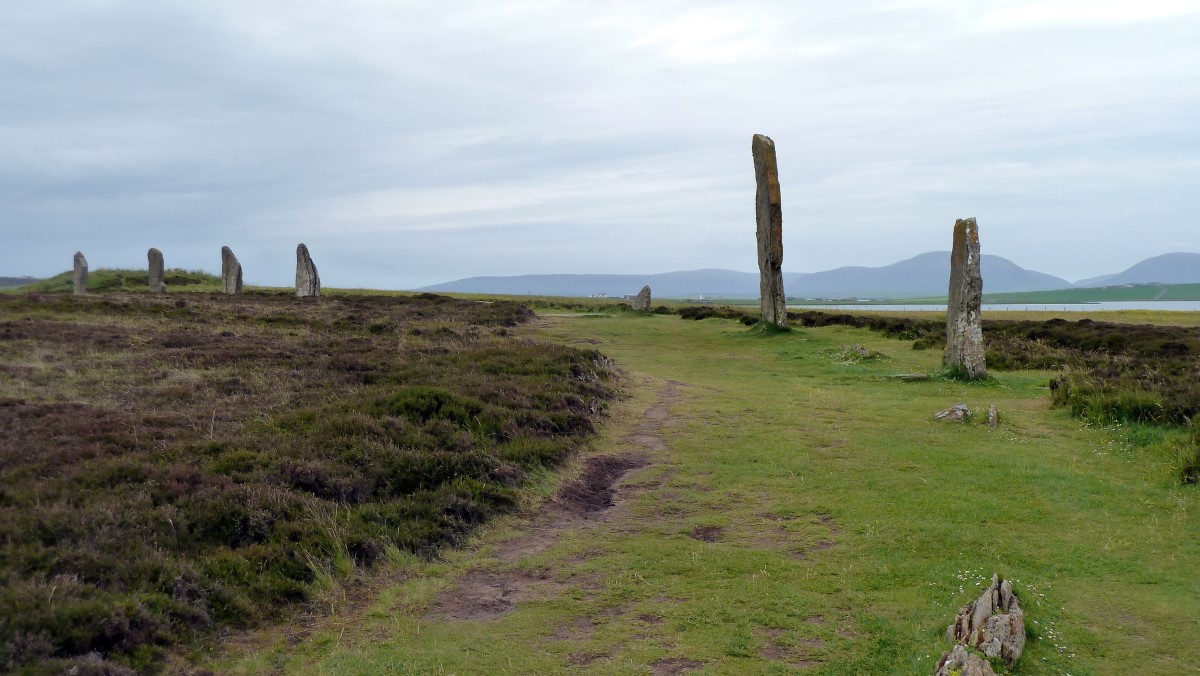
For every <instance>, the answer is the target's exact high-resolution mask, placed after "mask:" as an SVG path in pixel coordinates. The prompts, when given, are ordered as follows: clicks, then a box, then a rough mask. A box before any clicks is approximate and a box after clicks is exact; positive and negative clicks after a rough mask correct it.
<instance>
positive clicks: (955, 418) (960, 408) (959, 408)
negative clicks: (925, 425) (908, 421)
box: [933, 404, 971, 422]
mask: <svg viewBox="0 0 1200 676" xmlns="http://www.w3.org/2000/svg"><path fill="white" fill-rule="evenodd" d="M970 417H971V409H969V408H967V405H966V404H955V405H953V406H951V407H950V408H948V409H946V410H944V411H942V412H940V413H937V414H935V415H934V416H933V419H934V420H940V421H942V422H964V421H966V420H967V419H968V418H970Z"/></svg>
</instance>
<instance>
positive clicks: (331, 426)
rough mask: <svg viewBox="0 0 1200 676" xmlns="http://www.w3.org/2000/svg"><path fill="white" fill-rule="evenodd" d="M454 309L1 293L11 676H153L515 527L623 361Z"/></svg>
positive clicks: (286, 299) (504, 307)
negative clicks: (376, 570) (382, 572)
mask: <svg viewBox="0 0 1200 676" xmlns="http://www.w3.org/2000/svg"><path fill="white" fill-rule="evenodd" d="M532 316H533V315H532V313H531V312H530V311H529V309H528V308H527V307H525V306H523V305H520V304H518V303H513V302H504V301H502V302H495V303H481V302H475V301H466V300H456V299H452V298H447V297H444V296H434V295H429V294H425V295H420V296H415V297H398V296H370V295H362V296H337V297H328V298H322V299H320V300H319V301H318V300H298V299H296V298H294V297H293V296H292V294H263V293H259V294H247V295H244V296H226V295H220V294H200V293H192V294H187V295H186V297H180V296H176V297H170V296H167V297H164V296H161V295H155V296H151V295H148V294H129V295H108V296H98V295H97V296H89V297H72V296H58V295H40V294H37V293H30V294H11V295H3V296H0V670H3V671H27V672H30V673H40V672H59V671H67V670H70V669H71V668H72V667H75V666H81V667H85V668H88V669H91V668H100V667H99V666H97V665H101V666H103V665H107V666H106V667H105V668H108V669H110V670H112V671H114V672H119V671H120V670H122V669H130V668H131V669H136V670H145V669H153V668H155V665H157V664H160V660H161V659H162V657H163V653H164V651H165V650H166V649H167V648H168V647H169V646H172V645H177V644H187V643H188V642H189V641H192V640H194V639H195V638H196V637H198V636H204V635H207V634H209V633H211V631H212V630H214V629H216V628H220V627H229V626H245V625H249V624H253V623H255V622H259V621H262V620H264V619H267V618H270V617H272V616H274V615H276V614H278V613H279V612H280V611H281V610H282V609H284V608H286V607H288V605H289V604H293V603H295V602H298V601H302V600H304V599H306V598H309V597H310V596H311V595H312V594H313V592H314V590H316V589H318V588H319V587H320V585H322V584H327V583H328V581H329V580H336V579H339V578H341V577H345V576H347V575H349V574H351V573H352V572H353V571H354V570H355V569H357V568H359V567H366V566H369V565H371V564H372V563H373V562H375V561H377V560H379V559H380V558H381V557H383V556H385V555H386V554H387V553H388V552H389V551H408V552H413V553H417V554H422V555H430V554H432V553H434V552H435V551H436V550H437V549H438V548H439V547H440V546H443V545H446V544H452V543H454V542H457V541H459V540H460V539H461V538H462V536H463V535H464V534H465V533H466V532H468V531H469V530H470V529H471V528H472V527H474V526H476V525H478V524H479V523H481V522H483V521H484V520H486V519H487V518H488V517H490V516H492V515H494V514H497V513H501V512H504V511H505V510H508V509H511V508H512V507H513V506H514V504H515V500H516V496H517V494H516V492H515V487H516V486H518V485H519V484H520V482H521V480H522V478H523V476H525V475H526V473H527V472H529V471H530V470H532V469H536V468H539V467H545V466H552V465H554V464H555V463H557V462H558V461H560V460H561V459H563V458H564V457H565V456H566V455H567V454H569V453H570V452H571V451H572V449H573V448H575V447H576V446H578V444H579V443H580V441H581V440H582V439H583V438H584V437H586V436H587V435H589V434H590V433H591V432H592V431H593V423H594V421H596V420H597V418H598V417H599V416H600V415H602V413H603V411H604V409H605V406H606V402H607V401H609V400H610V399H612V397H614V396H615V392H616V390H615V372H614V370H613V368H612V365H611V362H610V361H609V360H608V359H607V358H605V357H604V356H603V355H601V354H600V353H598V352H595V351H593V350H580V349H575V348H571V347H565V346H561V345H555V344H548V343H544V342H536V341H532V340H528V339H525V338H522V337H518V336H515V335H513V332H512V331H511V328H512V327H514V326H517V325H519V324H521V323H523V322H526V321H527V320H529V319H530V318H531V317H532Z"/></svg>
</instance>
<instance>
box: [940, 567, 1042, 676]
mask: <svg viewBox="0 0 1200 676" xmlns="http://www.w3.org/2000/svg"><path fill="white" fill-rule="evenodd" d="M946 638H947V639H948V640H950V641H953V642H955V643H959V644H962V645H965V646H968V647H971V648H975V649H977V650H980V651H982V652H983V654H984V655H987V656H988V657H999V658H1000V659H1002V660H1004V662H1005V663H1006V664H1008V665H1009V666H1012V665H1014V664H1016V663H1017V660H1019V659H1021V653H1022V652H1023V651H1024V650H1025V611H1024V610H1022V609H1021V602H1020V601H1018V600H1017V597H1016V595H1015V594H1013V589H1012V583H1011V582H1009V581H1008V580H1001V579H1000V577H999V576H998V575H995V574H993V575H992V583H991V584H990V585H988V588H987V589H985V590H984V592H983V594H981V595H980V596H979V598H978V599H976V600H975V601H974V602H972V603H968V604H967V605H965V606H963V607H962V608H959V610H958V615H957V617H955V618H954V624H951V625H950V626H949V627H947V628H946Z"/></svg>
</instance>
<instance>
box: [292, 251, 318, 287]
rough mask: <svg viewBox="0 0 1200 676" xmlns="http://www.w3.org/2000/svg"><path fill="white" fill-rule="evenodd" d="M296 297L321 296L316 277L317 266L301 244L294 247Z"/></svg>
mask: <svg viewBox="0 0 1200 676" xmlns="http://www.w3.org/2000/svg"><path fill="white" fill-rule="evenodd" d="M296 295H297V296H299V297H300V298H310V297H316V296H320V295H321V277H320V276H319V275H317V265H316V263H313V259H312V256H310V255H308V247H307V246H305V245H304V244H303V243H301V244H300V245H299V246H297V247H296Z"/></svg>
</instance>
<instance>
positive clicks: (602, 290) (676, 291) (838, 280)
mask: <svg viewBox="0 0 1200 676" xmlns="http://www.w3.org/2000/svg"><path fill="white" fill-rule="evenodd" d="M980 263H981V266H982V272H983V279H984V287H985V289H986V290H987V291H988V292H993V291H1005V292H1010V291H1044V290H1050V289H1062V288H1066V287H1069V286H1071V283H1070V282H1068V281H1067V280H1065V279H1061V278H1059V277H1054V276H1051V275H1047V274H1043V273H1041V272H1034V271H1032V270H1025V269H1024V268H1021V267H1020V266H1018V265H1017V264H1015V263H1013V262H1012V261H1009V260H1006V259H1004V258H1001V257H999V256H986V255H985V256H983V257H982V260H981V262H980ZM949 278H950V252H948V251H931V252H929V253H924V254H921V255H920V256H916V257H913V258H910V259H908V260H904V261H900V262H899V263H893V264H891V265H886V266H884V267H879V268H867V267H844V268H837V269H836V270H827V271H825V272H785V273H784V274H783V287H784V289H786V290H787V295H788V297H789V298H910V297H917V296H936V295H941V294H945V293H946V287H947V285H948V283H949V281H948V280H949ZM644 284H649V285H650V288H651V289H652V290H653V292H654V295H655V296H657V297H660V298H696V297H698V296H705V297H721V298H753V297H756V296H758V274H757V273H753V272H736V271H734V270H712V269H709V270H688V271H684V272H664V273H659V274H653V275H519V276H515V277H470V278H468V279H460V280H457V281H453V282H446V283H444V284H435V285H433V286H427V287H425V288H423V289H421V291H457V292H461V293H494V294H514V295H522V294H529V295H544V296H593V295H598V294H606V295H608V296H610V297H612V296H616V297H619V296H623V295H626V294H634V293H637V291H638V289H640V288H642V285H644Z"/></svg>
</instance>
